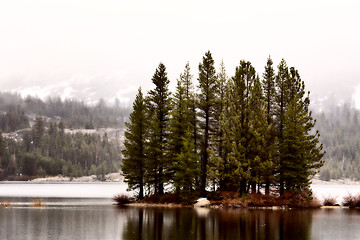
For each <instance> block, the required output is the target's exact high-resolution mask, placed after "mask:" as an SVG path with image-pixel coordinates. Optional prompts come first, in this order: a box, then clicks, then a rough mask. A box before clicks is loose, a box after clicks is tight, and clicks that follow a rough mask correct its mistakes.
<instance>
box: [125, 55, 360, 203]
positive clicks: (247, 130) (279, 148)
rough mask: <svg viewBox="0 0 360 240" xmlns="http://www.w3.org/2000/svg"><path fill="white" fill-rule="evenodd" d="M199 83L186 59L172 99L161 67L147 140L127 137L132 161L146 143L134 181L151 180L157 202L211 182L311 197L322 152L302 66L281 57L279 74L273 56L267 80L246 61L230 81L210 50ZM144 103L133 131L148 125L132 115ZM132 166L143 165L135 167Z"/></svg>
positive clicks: (188, 194) (150, 105)
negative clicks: (167, 190) (168, 193)
mask: <svg viewBox="0 0 360 240" xmlns="http://www.w3.org/2000/svg"><path fill="white" fill-rule="evenodd" d="M198 80H199V86H198V87H199V89H198V90H199V93H198V94H197V95H196V97H195V96H194V93H193V91H192V87H191V85H192V84H191V74H190V68H189V64H187V65H186V66H185V71H184V73H183V74H181V75H180V79H179V80H178V81H177V87H176V92H175V94H174V96H173V99H172V101H171V100H170V93H169V91H168V84H169V80H168V79H167V76H166V69H165V66H164V65H163V64H160V65H159V67H158V69H156V72H155V74H154V76H153V83H154V84H155V89H154V90H151V91H150V92H149V94H148V97H147V98H146V102H147V104H146V110H147V111H145V110H143V111H141V112H142V115H141V116H142V118H144V119H147V120H149V127H148V130H149V132H148V134H145V135H144V136H143V137H141V136H142V134H139V133H137V134H136V136H134V135H133V134H127V135H126V142H125V148H126V150H125V151H124V155H125V158H128V160H130V156H132V155H131V154H130V153H135V152H136V153H141V152H142V151H143V150H139V147H141V146H142V145H146V146H147V147H146V148H145V150H146V153H147V154H143V155H141V159H144V160H141V162H142V163H144V164H143V165H142V164H136V163H137V161H139V160H136V161H135V160H132V161H129V163H127V164H129V166H131V167H129V166H125V165H124V166H123V171H124V174H125V175H127V174H128V176H131V178H132V179H134V181H135V182H134V183H132V185H131V186H132V187H133V188H134V189H136V188H142V187H140V186H142V185H145V186H147V187H148V189H147V190H148V191H147V193H148V194H151V193H154V194H155V196H154V198H155V199H158V195H162V194H163V193H164V184H173V186H174V191H175V192H176V193H175V194H173V196H175V197H176V198H177V200H180V199H191V198H192V197H193V196H195V195H194V194H195V193H196V192H197V191H196V190H197V189H199V190H200V191H201V192H202V193H204V191H205V189H206V188H207V187H212V188H213V190H214V191H215V190H217V188H218V189H220V190H223V191H238V192H239V193H238V194H239V196H247V195H248V193H249V192H251V193H252V194H255V193H259V192H260V190H261V189H262V188H264V187H265V193H266V195H268V194H269V192H270V188H273V189H278V190H279V192H280V195H281V196H284V197H283V198H284V199H285V202H286V201H292V200H294V198H296V197H294V196H301V198H303V199H301V201H300V202H301V203H300V202H291V203H289V204H287V205H293V206H297V205H299V204H302V203H303V202H304V201H305V200H306V199H307V198H308V197H309V196H310V195H309V194H310V193H311V192H310V191H309V189H308V188H309V181H310V179H311V177H313V176H314V174H315V173H316V172H317V170H318V169H319V168H320V167H321V166H322V164H323V161H322V157H323V155H324V153H323V150H322V145H321V144H320V143H319V133H318V132H317V131H314V130H313V129H314V126H315V121H314V119H313V118H312V114H311V111H310V110H309V104H310V100H309V93H308V94H306V93H305V86H304V82H303V81H302V80H301V79H300V75H299V73H298V72H297V70H296V69H295V68H290V69H289V68H288V67H287V65H286V62H285V61H284V60H282V61H281V63H280V64H279V66H278V72H277V75H275V72H274V69H273V67H272V60H271V59H270V58H268V61H267V65H266V67H265V73H264V74H263V80H262V81H261V80H260V78H259V76H258V74H257V73H256V71H255V69H254V67H253V66H252V65H251V63H250V62H247V61H244V60H242V61H240V64H239V66H238V67H236V70H235V75H234V76H233V77H232V78H230V79H228V78H227V76H226V72H225V67H224V64H223V63H222V64H221V66H220V71H219V74H218V75H216V72H215V68H214V60H213V59H212V56H211V53H210V52H207V53H206V54H205V56H204V57H203V61H202V62H201V63H200V64H199V77H198ZM170 103H171V105H170ZM138 104H139V102H138V98H137V100H136V102H135V103H134V111H133V113H132V115H131V119H130V120H131V122H130V124H129V125H128V127H129V126H132V127H133V128H132V129H140V128H141V126H142V125H143V124H144V120H142V121H134V119H135V118H133V117H134V116H140V113H139V112H138V111H139V110H138V109H137V108H135V106H138ZM196 106H197V108H196ZM144 108H145V107H144V106H143V108H141V109H144ZM145 112H146V114H147V115H146V116H144V114H145ZM142 118H141V119H142ZM129 129H130V128H129ZM140 137H141V138H140ZM133 139H138V140H139V141H137V142H136V141H133ZM140 139H141V141H140ZM140 142H141V144H140ZM134 149H137V150H136V151H135V150H134ZM145 150H144V151H145ZM199 155H200V158H199ZM134 156H135V155H134ZM359 156H360V154H359ZM134 159H135V158H134ZM138 159H140V157H139V158H138ZM124 161H126V160H124ZM130 163H131V164H133V165H134V166H135V165H137V166H139V165H141V166H143V167H144V169H143V170H142V172H141V171H139V169H137V170H138V171H134V169H135V167H133V166H132V165H130ZM144 173H145V177H143V176H144ZM139 179H144V184H140V183H139ZM140 191H141V192H143V191H144V190H140ZM285 193H286V194H287V195H284V194H285ZM308 193H309V194H308ZM243 194H244V195H243ZM288 196H292V197H291V199H290V200H289V199H287V197H288ZM267 197H269V196H266V197H265V198H264V199H265V200H266V199H267ZM308 200H310V198H309V199H308Z"/></svg>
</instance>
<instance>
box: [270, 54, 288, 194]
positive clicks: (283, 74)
mask: <svg viewBox="0 0 360 240" xmlns="http://www.w3.org/2000/svg"><path fill="white" fill-rule="evenodd" d="M290 85H291V82H290V76H289V69H288V67H287V65H286V62H285V60H284V59H282V60H281V62H280V64H279V65H278V73H277V75H276V79H275V88H276V96H275V119H274V120H275V126H276V130H275V133H276V137H277V139H278V146H277V149H278V156H276V158H277V160H276V171H277V173H278V178H279V179H278V182H279V190H280V195H284V192H285V185H284V173H285V171H286V169H285V168H284V164H283V161H284V156H283V154H282V152H281V149H280V145H281V143H282V142H283V138H284V125H285V113H286V110H287V107H288V103H289V99H290V93H289V91H290Z"/></svg>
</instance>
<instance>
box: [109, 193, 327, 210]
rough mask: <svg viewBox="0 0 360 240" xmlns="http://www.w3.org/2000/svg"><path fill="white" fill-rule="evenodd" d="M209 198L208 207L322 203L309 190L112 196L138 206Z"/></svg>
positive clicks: (121, 202)
mask: <svg viewBox="0 0 360 240" xmlns="http://www.w3.org/2000/svg"><path fill="white" fill-rule="evenodd" d="M202 197H205V198H207V199H208V200H210V208H272V207H277V208H320V207H321V206H322V204H321V203H320V201H319V200H318V199H317V198H314V197H312V196H311V194H310V192H309V191H303V192H287V193H286V194H285V195H284V196H279V195H278V194H275V193H274V194H270V195H264V194H260V193H248V194H243V195H242V196H240V194H239V193H238V192H231V191H216V192H208V193H206V194H201V193H200V192H196V191H195V192H191V193H188V194H185V195H180V194H177V193H166V194H163V195H151V196H148V197H145V198H144V199H142V200H139V201H136V202H135V201H131V200H132V198H130V197H129V196H127V195H123V194H121V195H117V196H115V197H114V198H113V200H114V201H115V202H117V204H118V205H125V204H127V203H131V202H135V203H136V204H137V205H139V206H166V205H170V206H184V207H187V206H192V205H194V204H195V203H196V200H197V199H199V198H202Z"/></svg>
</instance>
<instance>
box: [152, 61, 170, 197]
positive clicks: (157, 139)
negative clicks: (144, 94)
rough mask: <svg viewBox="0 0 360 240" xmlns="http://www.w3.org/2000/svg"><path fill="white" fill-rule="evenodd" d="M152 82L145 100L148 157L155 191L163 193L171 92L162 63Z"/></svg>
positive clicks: (166, 166) (168, 163)
mask: <svg viewBox="0 0 360 240" xmlns="http://www.w3.org/2000/svg"><path fill="white" fill-rule="evenodd" d="M152 82H153V83H154V84H155V89H154V90H151V91H149V96H148V100H147V102H148V109H149V113H150V118H151V123H150V128H149V129H150V143H149V144H150V146H151V147H150V152H149V159H150V161H151V163H150V168H151V173H152V179H153V185H154V190H155V193H156V194H163V193H164V182H165V181H166V179H165V173H164V171H167V170H168V169H169V165H170V164H171V162H169V159H167V157H166V151H167V142H168V131H167V129H168V122H169V112H170V110H171V99H170V94H171V93H170V91H169V89H168V86H169V83H170V81H169V79H168V78H167V73H166V68H165V65H164V64H163V63H160V64H159V66H158V68H157V69H156V71H155V73H154V76H153V78H152Z"/></svg>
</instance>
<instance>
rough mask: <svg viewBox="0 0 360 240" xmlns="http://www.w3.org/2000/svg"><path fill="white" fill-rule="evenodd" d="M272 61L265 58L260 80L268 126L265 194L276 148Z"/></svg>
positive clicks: (273, 164)
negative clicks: (263, 70)
mask: <svg viewBox="0 0 360 240" xmlns="http://www.w3.org/2000/svg"><path fill="white" fill-rule="evenodd" d="M272 65H273V61H272V59H271V58H270V56H269V58H268V59H267V62H266V66H265V72H264V74H263V80H262V88H263V96H264V101H265V116H266V120H267V126H268V127H269V129H268V131H267V133H266V135H265V136H264V137H265V142H266V146H264V147H265V149H266V153H267V155H266V156H265V159H263V160H264V161H265V162H264V164H265V165H264V166H267V167H266V168H264V172H263V177H264V181H265V194H266V195H268V194H269V193H270V182H271V180H272V178H273V175H274V171H275V169H274V167H275V163H274V161H275V153H276V148H275V146H274V142H275V141H276V139H275V124H274V115H275V112H274V107H275V106H274V105H275V94H276V91H275V71H274V68H273V66H272Z"/></svg>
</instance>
